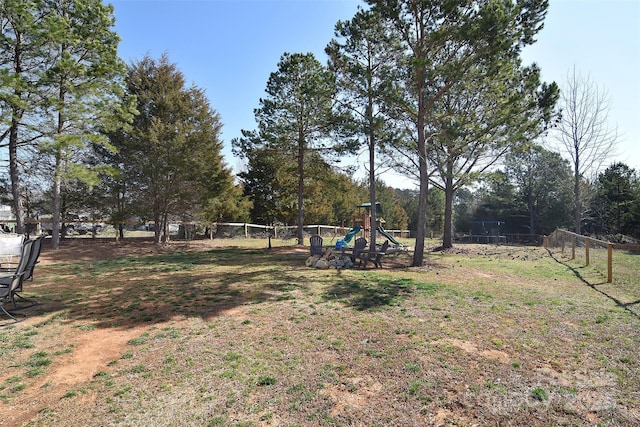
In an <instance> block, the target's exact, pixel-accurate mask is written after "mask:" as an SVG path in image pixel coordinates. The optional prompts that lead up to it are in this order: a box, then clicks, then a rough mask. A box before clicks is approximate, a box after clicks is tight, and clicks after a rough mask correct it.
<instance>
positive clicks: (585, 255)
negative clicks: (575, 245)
mask: <svg viewBox="0 0 640 427" xmlns="http://www.w3.org/2000/svg"><path fill="white" fill-rule="evenodd" d="M589 244H590V240H589V238H588V237H585V238H584V257H585V258H586V260H585V264H584V265H586V266H587V267H588V266H589Z"/></svg>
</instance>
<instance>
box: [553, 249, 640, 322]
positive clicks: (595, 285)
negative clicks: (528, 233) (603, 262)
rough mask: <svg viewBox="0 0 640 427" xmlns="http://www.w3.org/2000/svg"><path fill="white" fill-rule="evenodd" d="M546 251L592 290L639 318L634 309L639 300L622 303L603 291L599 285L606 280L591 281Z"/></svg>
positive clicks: (639, 302)
mask: <svg viewBox="0 0 640 427" xmlns="http://www.w3.org/2000/svg"><path fill="white" fill-rule="evenodd" d="M547 251H548V252H549V255H550V256H551V258H553V260H554V261H555V262H557V263H558V264H562V265H564V266H565V267H567V268H568V269H569V270H571V272H572V273H573V274H574V275H575V276H576V277H577V278H578V279H579V280H580V281H581V282H582V283H584V284H585V285H587V286H588V287H590V288H591V289H593V290H594V291H596V292H598V293H599V294H601V295H604V296H605V297H607V298H608V299H609V300H611V301H613V303H614V304H615V305H616V306H618V307H620V308H622V309H624V310H626V311H627V312H628V313H630V314H631V315H633V316H635V317H636V318H638V319H640V314H638V313H637V312H636V311H634V306H637V305H638V304H640V300H637V301H633V302H629V303H624V302H622V301H621V300H620V299H618V298H616V297H615V296H613V295H611V294H609V293H607V292H605V291H603V290H602V288H601V286H603V285H608V284H609V283H607V282H604V281H602V282H597V283H591V282H589V281H588V280H587V278H586V277H584V276H583V275H582V273H581V272H580V270H579V269H577V268H576V267H574V266H572V265H571V264H569V263H568V262H564V261H562V259H560V258H558V257H556V256H555V255H554V254H553V252H551V251H550V250H549V249H547Z"/></svg>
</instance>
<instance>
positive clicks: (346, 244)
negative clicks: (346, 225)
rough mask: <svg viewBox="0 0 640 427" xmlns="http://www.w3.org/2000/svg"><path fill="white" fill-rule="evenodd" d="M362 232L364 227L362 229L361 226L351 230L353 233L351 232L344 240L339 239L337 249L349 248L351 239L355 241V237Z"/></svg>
mask: <svg viewBox="0 0 640 427" xmlns="http://www.w3.org/2000/svg"><path fill="white" fill-rule="evenodd" d="M360 230H362V227H360V226H359V225H356V226H355V227H353V229H351V231H349V232H348V233H347V235H346V236H344V238H343V239H338V241H337V242H336V249H338V250H342V249H344V248H348V247H349V242H350V241H351V239H353V236H355V235H356V234H358V233H359V232H360Z"/></svg>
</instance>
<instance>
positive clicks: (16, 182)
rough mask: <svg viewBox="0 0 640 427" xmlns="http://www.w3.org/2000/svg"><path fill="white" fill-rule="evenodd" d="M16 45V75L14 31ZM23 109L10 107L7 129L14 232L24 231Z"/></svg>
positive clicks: (19, 43) (18, 62)
mask: <svg viewBox="0 0 640 427" xmlns="http://www.w3.org/2000/svg"><path fill="white" fill-rule="evenodd" d="M15 36H16V46H15V50H14V68H15V73H16V75H18V76H20V75H21V74H22V35H21V33H20V32H19V31H16V32H15ZM13 95H14V97H15V99H18V100H21V99H22V91H20V90H18V89H16V90H14V93H13ZM22 114H23V110H22V109H21V108H20V107H18V106H14V107H13V108H12V109H11V129H10V130H9V176H10V178H11V195H12V196H13V213H14V214H15V216H16V233H18V234H22V233H24V231H25V230H24V218H23V208H22V197H21V191H20V190H21V188H20V187H21V186H20V172H19V170H18V133H19V130H18V127H19V126H20V120H21V119H22Z"/></svg>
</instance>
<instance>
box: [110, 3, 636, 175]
mask: <svg viewBox="0 0 640 427" xmlns="http://www.w3.org/2000/svg"><path fill="white" fill-rule="evenodd" d="M105 2H108V3H111V4H113V5H114V7H115V16H116V21H117V22H116V31H117V32H118V33H119V34H120V36H121V38H122V42H121V44H120V56H121V57H122V58H123V59H124V60H125V61H127V62H131V61H132V60H137V59H141V58H142V57H143V56H144V55H145V54H147V53H148V54H149V55H150V56H152V57H154V58H158V57H159V56H160V55H161V54H162V53H164V52H166V53H167V54H168V56H169V59H170V61H171V62H173V63H175V64H177V66H178V68H179V69H180V71H182V72H183V73H184V75H185V77H186V79H187V81H188V82H192V83H193V84H195V85H196V86H198V87H200V88H202V89H204V90H205V91H206V93H207V95H208V97H209V100H210V102H211V106H212V107H213V108H214V109H215V110H216V111H218V113H219V114H220V116H221V118H222V122H223V135H222V136H223V140H224V142H225V149H224V155H225V159H226V162H227V163H228V164H229V165H230V166H231V167H233V168H234V169H236V170H237V169H238V168H239V167H240V166H241V165H240V163H239V162H238V161H237V160H236V159H234V158H233V156H232V154H231V148H230V147H231V139H232V138H234V137H238V136H240V135H241V134H240V130H241V129H254V128H255V120H254V116H253V109H254V108H256V107H257V106H258V100H259V98H260V97H263V96H264V89H265V86H266V82H267V79H268V77H269V73H271V72H273V71H275V70H276V66H277V63H278V60H279V59H280V56H281V55H282V54H283V53H284V52H292V53H293V52H312V53H314V54H315V55H316V57H317V58H318V59H319V60H320V61H321V62H325V61H326V57H325V55H324V47H325V46H326V44H327V43H328V42H329V40H330V39H331V38H332V37H333V28H334V25H335V23H336V22H337V21H338V20H345V19H350V18H351V17H352V16H353V15H354V14H355V12H356V10H357V7H358V5H360V4H361V2H360V1H359V0H199V1H196V0H193V1H190V0H155V1H153V0H105ZM524 59H525V63H531V62H537V63H538V64H539V65H540V66H541V68H542V73H543V78H544V80H546V81H556V82H557V83H558V84H560V85H561V83H562V81H563V79H564V78H565V76H566V74H567V72H568V70H569V69H571V68H572V67H573V66H574V65H575V66H576V68H577V70H578V71H580V72H581V73H584V74H589V75H590V76H591V78H592V79H593V80H594V81H595V82H596V83H597V84H598V85H600V86H601V87H602V88H604V89H606V90H607V91H608V93H609V95H610V97H611V105H612V108H611V111H610V117H609V118H610V121H611V125H612V126H616V125H617V126H618V130H619V133H620V134H621V137H620V143H619V148H618V156H617V157H616V160H620V161H623V162H625V163H627V164H628V165H629V166H631V167H633V168H635V169H636V170H639V171H640V1H638V0H619V1H614V0H611V1H609V0H598V1H596V0H580V1H578V0H575V1H567V0H551V1H550V7H549V12H548V14H547V19H546V20H545V27H544V29H543V30H542V31H541V33H539V35H538V43H537V44H536V45H534V46H533V47H531V48H529V49H527V51H526V52H525V57H524ZM561 86H562V85H561ZM391 184H392V185H394V186H398V187H409V186H411V183H409V182H405V183H403V182H400V181H397V180H393V182H392V183H391Z"/></svg>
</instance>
